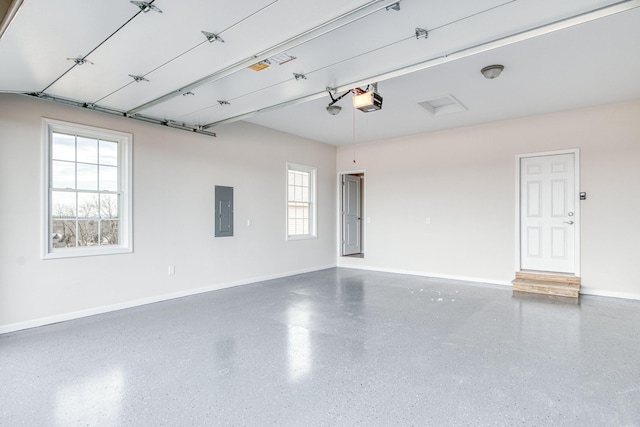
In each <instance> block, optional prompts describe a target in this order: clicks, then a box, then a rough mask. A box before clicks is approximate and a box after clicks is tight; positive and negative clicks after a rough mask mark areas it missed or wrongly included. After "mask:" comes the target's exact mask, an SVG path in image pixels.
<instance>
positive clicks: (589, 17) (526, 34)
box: [202, 0, 640, 129]
mask: <svg viewBox="0 0 640 427" xmlns="http://www.w3.org/2000/svg"><path fill="white" fill-rule="evenodd" d="M637 7H640V0H624V1H621V2H618V3H615V4H612V5H610V6H605V7H602V8H599V9H595V10H592V11H589V12H585V13H581V14H578V15H575V16H572V17H570V18H566V19H562V20H559V21H555V22H552V23H550V24H546V25H542V26H539V27H535V28H532V29H530V30H526V31H522V32H519V33H516V34H512V35H510V36H506V37H502V38H499V39H496V40H492V41H490V42H486V43H481V44H478V45H474V46H471V47H467V48H465V49H461V50H458V51H454V52H450V53H447V54H445V55H441V56H438V57H435V58H431V59H428V60H426V61H421V62H419V63H416V64H413V65H409V66H406V67H401V68H398V69H396V70H393V71H390V72H387V73H383V74H378V75H372V76H370V77H368V78H365V79H362V80H358V81H354V82H351V83H347V84H344V85H342V86H339V87H336V88H335V90H336V91H338V92H342V91H346V90H349V89H352V88H354V87H360V86H363V85H366V84H369V83H371V82H380V81H384V80H388V79H392V78H395V77H401V76H404V75H407V74H411V73H414V72H416V71H420V70H425V69H427V68H431V67H435V66H437V65H442V64H445V63H448V62H452V61H456V60H459V59H463V58H467V57H469V56H473V55H478V54H480V53H483V52H487V51H490V50H494V49H498V48H501V47H505V46H508V45H511V44H514V43H518V42H521V41H525V40H529V39H532V38H535V37H539V36H543V35H545V34H549V33H553V32H555V31H560V30H563V29H566V28H570V27H573V26H575V25H580V24H583V23H586V22H590V21H594V20H597V19H600V18H604V17H607V16H611V15H615V14H617V13H621V12H625V11H628V10H631V9H635V8H637ZM309 74H310V73H309ZM325 96H326V90H323V91H319V92H316V93H314V94H311V95H306V96H302V97H299V98H296V99H292V100H288V101H286V102H282V103H279V104H275V105H271V106H268V107H265V108H261V109H258V110H255V111H251V112H248V113H244V114H240V115H237V116H235V117H230V118H227V119H223V120H219V121H216V122H212V123H208V124H205V125H203V126H202V129H210V128H212V127H216V126H220V125H223V124H228V123H233V122H236V121H240V120H245V119H249V118H251V117H255V116H256V115H258V114H261V113H264V112H268V111H273V110H277V109H280V108H284V107H289V106H292V105H297V104H302V103H305V102H309V101H313V100H316V99H320V98H323V97H325Z"/></svg>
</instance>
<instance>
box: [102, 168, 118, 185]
mask: <svg viewBox="0 0 640 427" xmlns="http://www.w3.org/2000/svg"><path fill="white" fill-rule="evenodd" d="M100 191H118V168H117V167H115V166H100Z"/></svg>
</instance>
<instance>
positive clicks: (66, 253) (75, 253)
mask: <svg viewBox="0 0 640 427" xmlns="http://www.w3.org/2000/svg"><path fill="white" fill-rule="evenodd" d="M132 252H133V249H132V248H129V247H122V246H116V247H109V248H83V249H72V248H68V249H56V250H53V251H51V252H48V253H46V254H44V256H43V257H42V259H61V258H79V257H87V256H102V255H117V254H129V253H132Z"/></svg>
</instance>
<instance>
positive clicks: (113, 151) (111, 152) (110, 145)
mask: <svg viewBox="0 0 640 427" xmlns="http://www.w3.org/2000/svg"><path fill="white" fill-rule="evenodd" d="M99 163H100V164H101V165H111V166H117V165H118V143H117V142H111V141H100V161H99Z"/></svg>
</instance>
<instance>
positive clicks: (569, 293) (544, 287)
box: [511, 277, 580, 298]
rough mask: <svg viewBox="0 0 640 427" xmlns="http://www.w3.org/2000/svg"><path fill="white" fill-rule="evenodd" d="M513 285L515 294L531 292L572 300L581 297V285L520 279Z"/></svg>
mask: <svg viewBox="0 0 640 427" xmlns="http://www.w3.org/2000/svg"><path fill="white" fill-rule="evenodd" d="M511 283H512V284H513V290H514V291H515V292H531V293H536V294H543V295H556V296H561V297H570V298H578V297H580V284H575V283H560V282H553V281H543V280H530V279H520V278H517V277H516V278H515V279H514V280H513V281H512V282H511Z"/></svg>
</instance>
